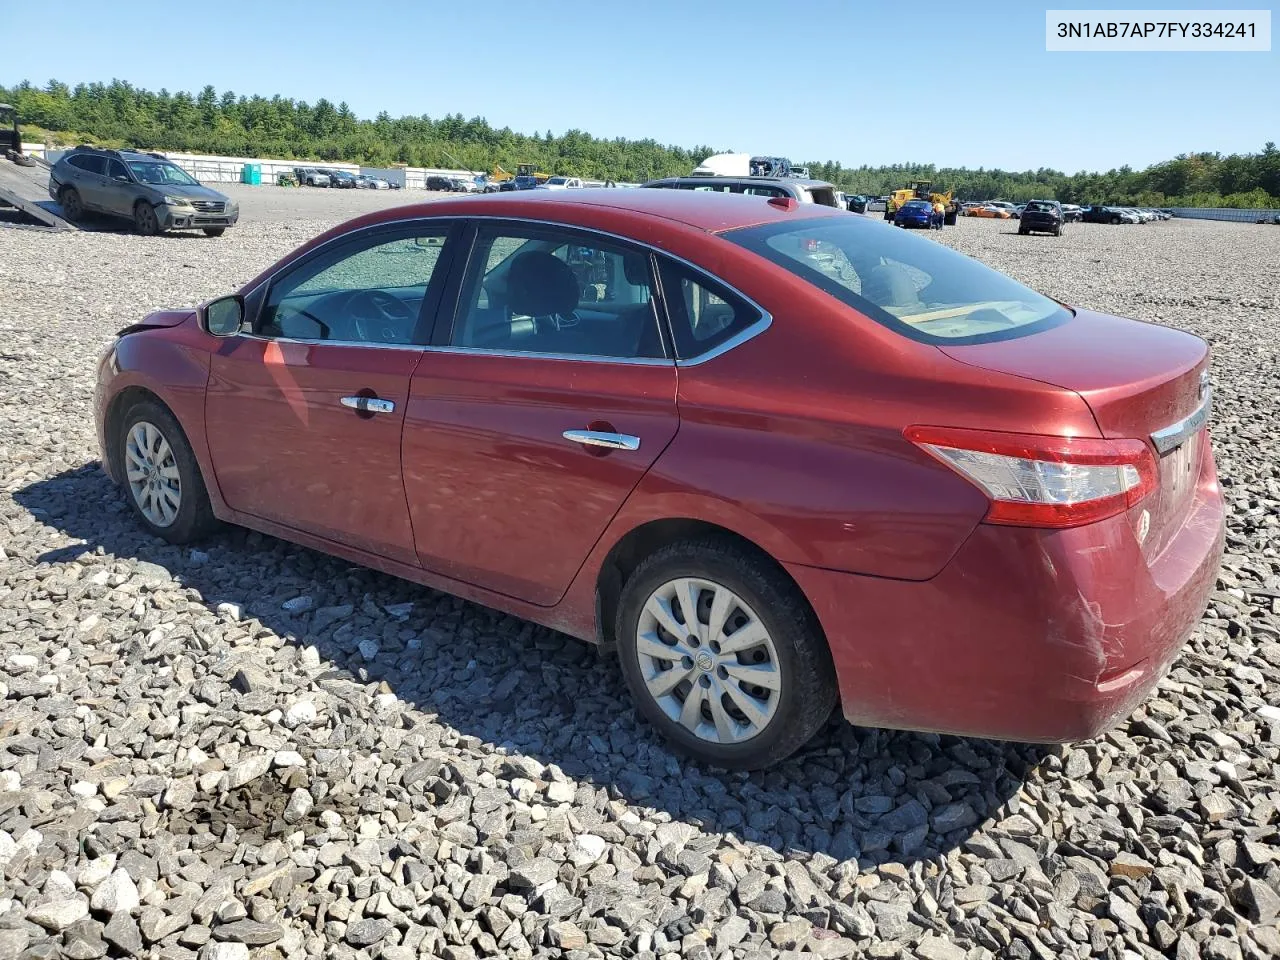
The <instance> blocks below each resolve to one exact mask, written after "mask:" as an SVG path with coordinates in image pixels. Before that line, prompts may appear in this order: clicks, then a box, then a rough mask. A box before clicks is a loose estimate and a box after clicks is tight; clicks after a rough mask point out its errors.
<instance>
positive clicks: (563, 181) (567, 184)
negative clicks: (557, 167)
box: [541, 177, 582, 190]
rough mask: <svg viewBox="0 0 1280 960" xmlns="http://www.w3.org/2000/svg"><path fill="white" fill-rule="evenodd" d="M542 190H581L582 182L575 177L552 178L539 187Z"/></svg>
mask: <svg viewBox="0 0 1280 960" xmlns="http://www.w3.org/2000/svg"><path fill="white" fill-rule="evenodd" d="M541 188H542V189H543V190H581V189H582V181H581V180H580V179H579V178H577V177H552V178H550V179H549V180H548V181H547V182H546V183H544V184H542V185H541Z"/></svg>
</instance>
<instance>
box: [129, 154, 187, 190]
mask: <svg viewBox="0 0 1280 960" xmlns="http://www.w3.org/2000/svg"><path fill="white" fill-rule="evenodd" d="M129 169H130V170H132V171H133V175H134V177H135V178H136V179H137V180H139V181H140V182H142V183H157V184H166V183H169V184H172V183H177V184H181V185H182V186H184V187H197V186H199V185H200V183H199V181H197V180H196V179H194V178H193V177H192V176H191V174H189V173H187V171H185V170H183V169H182V168H181V167H179V166H176V165H175V164H172V163H166V162H165V161H163V160H133V161H130V163H129Z"/></svg>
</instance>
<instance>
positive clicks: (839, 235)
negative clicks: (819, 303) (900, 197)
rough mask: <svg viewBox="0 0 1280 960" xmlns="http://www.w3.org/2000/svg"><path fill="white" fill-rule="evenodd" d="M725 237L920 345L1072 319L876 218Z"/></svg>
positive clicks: (979, 338)
mask: <svg viewBox="0 0 1280 960" xmlns="http://www.w3.org/2000/svg"><path fill="white" fill-rule="evenodd" d="M722 236H723V237H724V238H725V239H727V240H731V241H733V242H734V243H737V244H739V245H740V246H742V247H745V248H746V249H748V250H750V251H752V252H753V253H756V254H758V255H760V256H761V257H764V258H765V259H766V260H769V261H771V262H772V263H775V264H777V265H778V266H780V267H782V268H784V269H786V270H788V271H790V272H791V273H794V274H795V275H796V276H798V277H800V278H802V279H804V280H807V281H808V282H809V283H811V284H813V285H814V286H816V287H818V288H819V289H821V290H824V291H826V292H827V293H829V294H830V295H831V296H833V297H835V298H836V299H837V300H839V301H841V302H842V303H845V304H847V305H848V306H850V307H852V308H853V309H855V310H857V311H858V312H860V313H862V314H864V315H865V316H867V317H870V318H871V319H873V320H876V321H878V322H879V323H882V324H884V325H885V326H887V327H889V328H890V329H893V330H897V331H898V332H900V333H903V334H905V335H906V336H909V337H911V338H912V339H915V340H921V341H923V342H925V343H938V344H964V343H983V342H986V341H991V340H1007V339H1012V338H1014V337H1020V336H1025V335H1027V334H1030V333H1034V332H1037V331H1039V330H1044V329H1047V328H1048V327H1051V326H1057V325H1058V324H1061V323H1065V322H1066V321H1067V320H1069V319H1070V318H1071V313H1070V312H1069V311H1068V310H1066V309H1065V308H1063V307H1061V306H1059V305H1058V304H1057V303H1055V302H1054V301H1052V300H1050V299H1049V298H1048V297H1045V296H1041V295H1040V294H1038V293H1036V292H1035V291H1034V290H1031V289H1029V288H1027V287H1024V286H1023V285H1022V284H1020V283H1018V282H1017V281H1016V280H1013V279H1011V278H1010V277H1006V276H1005V275H1004V274H1002V273H998V272H997V271H995V270H992V269H991V268H990V267H986V266H984V265H983V264H981V263H978V261H976V260H971V259H970V258H968V257H966V256H963V255H961V254H959V253H956V252H955V251H953V250H950V249H948V248H947V247H944V246H942V245H941V244H938V243H934V242H932V241H930V240H922V239H920V238H919V237H914V236H911V235H910V234H909V233H908V232H906V231H903V230H893V229H891V228H889V227H888V226H886V225H885V224H883V223H879V222H877V221H873V220H866V219H864V218H860V217H847V218H846V217H830V218H828V217H815V218H813V219H811V220H804V221H801V222H799V223H794V222H783V223H777V224H768V225H766V226H760V227H747V228H744V229H739V230H731V231H728V232H726V233H724V234H722Z"/></svg>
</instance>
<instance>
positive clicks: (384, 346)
mask: <svg viewBox="0 0 1280 960" xmlns="http://www.w3.org/2000/svg"><path fill="white" fill-rule="evenodd" d="M233 336H236V337H239V338H240V339H241V340H255V341H257V342H258V343H300V344H303V345H304V346H308V347H370V348H372V349H374V350H417V351H423V350H426V349H427V348H426V347H425V346H423V345H422V344H420V343H376V342H370V341H366V340H304V339H302V338H301V337H260V336H258V335H257V334H256V333H237V334H234V335H233ZM228 339H230V338H228Z"/></svg>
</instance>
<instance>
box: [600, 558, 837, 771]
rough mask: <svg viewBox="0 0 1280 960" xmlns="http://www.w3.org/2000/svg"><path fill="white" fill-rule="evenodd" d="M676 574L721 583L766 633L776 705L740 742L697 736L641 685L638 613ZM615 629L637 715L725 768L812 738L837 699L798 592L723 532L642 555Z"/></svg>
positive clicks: (779, 755)
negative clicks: (776, 677) (774, 662)
mask: <svg viewBox="0 0 1280 960" xmlns="http://www.w3.org/2000/svg"><path fill="white" fill-rule="evenodd" d="M679 577H699V578H702V579H705V580H709V581H713V582H715V583H716V584H719V585H722V586H724V587H727V588H728V589H729V590H731V591H732V592H733V593H735V594H737V596H738V597H740V598H741V599H742V600H743V601H745V602H746V604H747V605H749V606H750V607H751V608H752V610H754V611H755V614H756V616H757V617H758V618H759V620H760V622H761V624H762V625H763V626H764V627H765V628H766V629H767V630H768V633H769V636H770V638H771V639H772V641H773V646H774V649H775V650H776V652H777V659H778V669H779V673H780V676H781V680H780V685H779V690H778V691H777V692H776V694H775V695H776V696H778V697H779V702H778V705H777V709H776V712H775V713H774V715H773V717H772V719H770V720H769V721H768V722H767V723H766V725H765V727H764V729H763V730H762V731H761V732H759V733H757V734H755V735H754V736H752V737H750V738H749V739H747V740H745V741H742V742H740V743H728V744H721V743H713V742H711V741H709V740H704V739H701V738H699V737H698V736H697V735H696V734H694V733H693V732H692V731H690V730H688V729H686V728H685V727H684V726H682V725H681V724H680V723H679V722H677V721H675V720H672V719H671V718H670V717H668V716H667V714H666V713H665V712H664V711H663V709H662V708H661V706H659V704H658V703H657V701H656V700H655V699H654V698H653V696H652V694H650V692H649V690H648V688H647V687H646V686H645V682H644V678H643V676H642V674H641V666H640V655H639V653H638V651H637V632H638V626H639V618H640V614H641V611H642V609H643V608H644V605H645V604H646V602H647V601H648V599H649V597H650V596H651V595H652V594H653V593H654V591H656V590H657V589H658V588H659V587H661V586H662V585H663V584H665V583H668V582H669V581H671V580H673V579H677V578H679ZM615 630H616V636H617V638H618V653H619V657H620V659H621V664H622V673H623V676H624V677H625V678H626V681H627V686H628V687H629V688H630V690H631V696H632V699H633V700H634V701H635V704H636V708H637V710H638V711H639V712H640V715H641V716H643V717H644V718H645V719H646V720H648V721H649V723H651V724H653V726H654V727H656V728H657V729H658V731H659V732H660V733H662V735H663V736H664V737H665V738H666V739H667V740H668V742H670V743H671V744H672V745H673V746H674V747H675V748H676V749H677V750H679V751H680V752H682V753H684V754H686V755H687V756H689V757H691V758H693V759H694V760H696V761H698V762H700V763H705V764H708V765H712V766H717V767H723V768H726V769H730V770H756V769H761V768H763V767H768V766H771V765H773V764H775V763H778V762H780V761H782V760H784V759H786V758H787V757H789V756H790V755H791V754H793V753H795V752H796V751H797V750H799V749H800V748H801V747H803V746H804V745H805V744H806V743H808V742H809V740H811V739H812V738H813V736H814V734H815V733H817V732H818V730H819V729H821V727H822V726H823V724H824V723H826V721H827V719H828V718H829V717H830V716H831V711H832V710H833V709H834V708H835V705H836V701H837V699H838V689H837V686H836V674H835V667H834V665H833V664H832V661H831V651H830V650H829V649H828V647H827V643H826V640H825V639H824V638H823V636H822V630H821V627H820V626H819V624H818V622H817V618H816V617H815V616H814V614H813V611H812V610H811V609H810V608H809V605H808V604H807V603H806V602H805V600H804V597H803V595H802V594H801V593H800V592H799V590H798V589H797V588H796V586H795V585H794V584H793V583H791V582H790V581H789V580H788V579H787V578H786V577H785V575H783V574H782V572H781V571H780V570H778V569H776V568H774V567H772V566H771V565H770V564H769V563H768V562H767V561H765V560H762V559H761V558H759V557H757V556H753V555H752V554H751V553H749V552H748V551H746V550H744V549H743V548H741V547H740V546H738V545H737V544H735V543H733V542H732V541H729V540H726V539H721V538H717V537H708V538H705V539H699V540H686V541H680V542H677V543H673V544H669V545H668V546H666V547H663V548H662V549H660V550H658V551H657V552H655V553H654V554H652V555H651V556H649V557H648V558H647V559H646V560H644V561H643V562H642V563H641V564H640V565H639V566H638V567H637V568H636V569H635V570H634V571H633V572H632V574H631V576H630V577H629V578H628V579H627V582H626V584H625V586H624V587H623V590H622V597H621V601H620V603H619V604H618V616H617V621H616V624H615Z"/></svg>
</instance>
